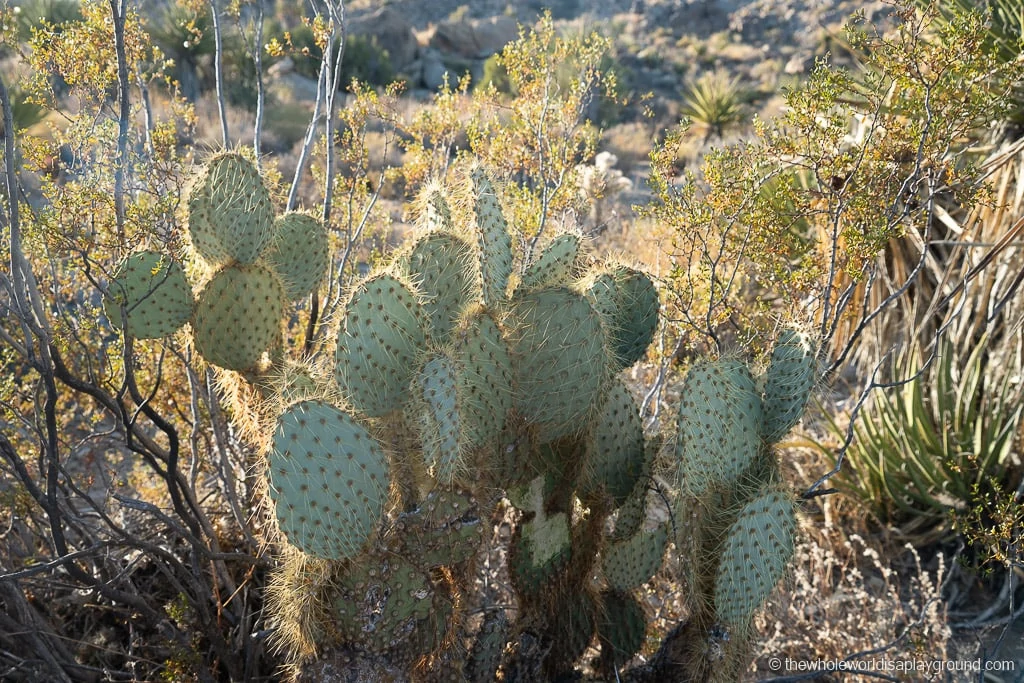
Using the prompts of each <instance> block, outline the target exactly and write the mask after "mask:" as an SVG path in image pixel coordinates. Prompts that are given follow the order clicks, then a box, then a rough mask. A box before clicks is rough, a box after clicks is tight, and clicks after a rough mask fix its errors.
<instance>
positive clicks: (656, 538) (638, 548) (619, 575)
mask: <svg viewBox="0 0 1024 683" xmlns="http://www.w3.org/2000/svg"><path fill="white" fill-rule="evenodd" d="M667 543H668V529H667V527H665V525H661V526H659V527H658V528H657V529H655V530H654V531H652V532H650V533H647V532H644V531H643V530H639V531H637V533H635V534H633V535H632V536H630V537H629V538H628V539H626V540H624V541H618V542H615V543H612V544H611V545H609V546H608V547H607V548H605V549H604V551H603V552H602V555H601V570H602V571H603V572H604V577H605V579H606V580H607V581H608V585H609V586H611V587H612V588H613V589H615V590H617V591H623V592H626V591H631V590H633V589H634V588H639V587H640V586H641V585H643V584H644V583H645V582H647V581H648V580H649V579H650V578H651V577H652V576H654V572H656V571H658V567H660V566H661V558H662V555H664V554H665V546H666V544H667Z"/></svg>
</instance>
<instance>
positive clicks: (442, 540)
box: [394, 487, 484, 568]
mask: <svg viewBox="0 0 1024 683" xmlns="http://www.w3.org/2000/svg"><path fill="white" fill-rule="evenodd" d="M483 531H484V530H483V523H482V522H481V520H480V517H479V510H478V506H477V502H476V500H475V499H474V498H473V496H472V495H471V494H470V493H469V492H468V491H461V490H458V489H449V488H443V487H442V488H439V489H436V490H434V491H431V492H430V493H429V494H428V495H427V496H426V498H425V499H424V500H423V502H422V503H421V504H420V506H419V507H418V508H417V509H416V510H414V511H412V512H406V513H403V514H402V515H400V516H399V518H398V520H396V522H395V527H394V537H395V538H396V539H397V540H398V541H399V542H400V543H401V544H402V547H403V548H404V549H405V552H406V553H407V554H408V556H409V557H415V558H417V561H418V562H419V563H420V566H422V567H431V568H432V567H440V566H453V565H457V564H460V563H462V562H466V561H467V560H470V559H472V558H473V557H474V556H475V555H476V553H477V551H478V550H479V548H480V543H481V542H482V540H483Z"/></svg>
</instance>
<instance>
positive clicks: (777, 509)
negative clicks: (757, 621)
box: [715, 491, 796, 628]
mask: <svg viewBox="0 0 1024 683" xmlns="http://www.w3.org/2000/svg"><path fill="white" fill-rule="evenodd" d="M795 530H796V516H795V509H794V506H793V500H792V498H791V497H790V496H788V495H787V494H785V493H783V492H781V491H767V492H765V493H764V494H763V495H761V496H759V497H758V498H755V499H754V500H752V501H751V502H750V503H748V504H747V505H746V506H744V508H743V509H742V510H741V511H740V513H739V516H738V517H737V519H736V523H735V524H733V525H732V528H730V529H729V536H728V539H727V540H726V542H725V548H724V549H723V552H722V559H721V563H720V564H719V568H718V578H717V581H716V584H715V610H716V611H717V613H718V616H719V617H720V618H721V620H722V622H723V623H725V624H728V625H730V626H733V627H739V628H742V627H745V626H746V624H747V623H748V622H749V621H750V618H751V617H753V615H754V612H756V611H757V610H758V609H759V608H760V607H761V605H762V604H764V601H765V600H766V599H767V597H768V594H769V593H771V591H772V589H773V588H775V584H777V583H778V582H779V579H781V578H782V575H783V573H784V572H785V569H786V565H787V564H788V563H789V558H790V557H791V556H792V555H793V535H794V533H795Z"/></svg>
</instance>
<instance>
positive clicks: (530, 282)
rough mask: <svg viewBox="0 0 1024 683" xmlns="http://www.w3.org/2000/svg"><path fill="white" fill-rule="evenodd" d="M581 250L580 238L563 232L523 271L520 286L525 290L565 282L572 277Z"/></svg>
mask: <svg viewBox="0 0 1024 683" xmlns="http://www.w3.org/2000/svg"><path fill="white" fill-rule="evenodd" d="M579 251H580V238H579V237H577V236H576V235H572V234H568V233H566V234H562V235H559V236H558V237H556V238H555V239H553V240H551V243H550V244H548V245H547V246H546V247H545V248H544V251H542V252H541V254H540V256H538V257H537V260H536V261H534V262H533V263H531V264H530V266H529V267H528V268H527V269H526V272H525V273H523V278H522V280H521V281H520V283H519V286H520V287H521V288H522V289H523V290H530V289H540V288H542V287H547V286H550V285H558V284H565V283H566V282H568V281H569V280H570V279H571V278H572V272H573V266H574V265H575V263H576V256H577V254H579Z"/></svg>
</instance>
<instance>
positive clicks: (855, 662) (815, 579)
mask: <svg viewBox="0 0 1024 683" xmlns="http://www.w3.org/2000/svg"><path fill="white" fill-rule="evenodd" d="M901 550H902V551H903V552H900V553H893V552H890V551H888V550H884V549H883V548H882V544H881V543H880V542H878V541H877V540H874V539H871V538H864V537H861V536H859V535H850V536H849V537H848V538H845V540H844V534H843V532H842V531H841V530H840V529H839V528H838V527H836V526H832V525H830V524H825V525H823V526H822V527H821V528H819V529H816V530H813V531H811V532H809V533H805V535H804V540H803V542H802V543H801V544H800V545H799V546H798V547H797V550H796V553H795V557H794V560H793V565H792V570H791V575H790V579H789V580H788V581H787V582H786V584H785V585H784V586H783V587H782V588H781V589H780V590H779V591H778V593H776V596H775V599H773V600H772V601H771V602H770V603H769V609H768V610H767V611H765V612H764V613H763V614H762V615H761V616H760V617H759V619H758V623H757V627H758V629H759V630H760V632H761V634H762V635H761V639H760V642H759V643H758V646H757V659H756V661H755V663H754V665H753V667H752V672H755V673H754V678H755V679H757V680H763V679H765V678H766V677H773V676H784V675H792V674H793V673H795V670H793V669H790V671H788V672H787V671H786V670H784V665H783V670H780V667H779V664H778V661H773V658H776V659H777V660H781V661H782V662H783V663H785V662H786V660H789V662H791V663H798V662H806V663H809V662H820V663H831V664H834V663H837V662H840V661H845V662H847V663H848V664H847V665H848V666H851V667H854V669H855V670H856V668H859V667H865V668H866V669H867V670H869V671H870V670H871V669H870V667H871V666H876V667H878V666H884V665H889V666H893V665H896V664H897V663H900V664H901V665H902V664H905V663H911V662H914V663H920V665H921V666H924V665H926V663H928V662H933V661H935V660H948V659H950V658H952V657H954V656H955V655H956V654H957V653H956V652H954V643H953V642H952V630H951V629H950V627H949V625H948V623H947V619H946V603H945V601H944V599H943V597H942V589H943V584H944V582H945V581H946V580H947V577H948V576H949V568H948V567H947V566H946V562H945V558H944V557H943V556H942V555H938V556H937V557H936V559H935V560H934V562H933V563H932V564H934V567H931V568H929V567H926V566H925V563H924V562H923V561H922V558H921V556H920V555H919V554H918V551H917V550H916V549H915V548H914V547H913V546H912V545H910V544H907V545H906V546H904V547H903V548H902V549H901ZM908 665H909V666H917V665H918V664H908ZM791 666H792V665H791ZM862 670H863V669H862ZM875 670H877V671H879V672H882V671H884V669H881V668H877V669H875ZM831 676H834V677H835V678H833V677H828V675H826V677H823V678H817V679H815V680H840V679H842V680H850V678H848V677H847V678H843V674H832V675H831ZM935 676H939V677H938V678H936V677H935ZM898 679H899V680H942V679H941V673H939V672H936V673H935V674H931V673H928V672H924V671H917V672H913V673H908V672H905V671H904V672H901V673H900V674H899V675H898Z"/></svg>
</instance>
